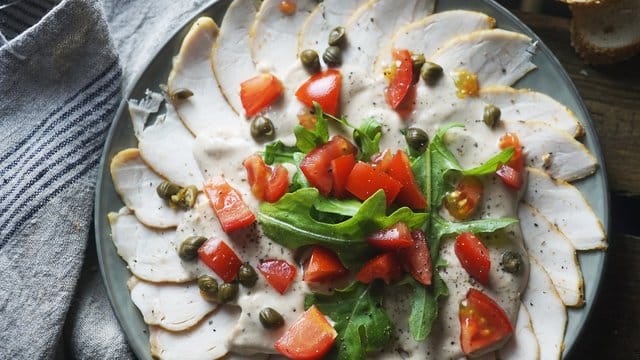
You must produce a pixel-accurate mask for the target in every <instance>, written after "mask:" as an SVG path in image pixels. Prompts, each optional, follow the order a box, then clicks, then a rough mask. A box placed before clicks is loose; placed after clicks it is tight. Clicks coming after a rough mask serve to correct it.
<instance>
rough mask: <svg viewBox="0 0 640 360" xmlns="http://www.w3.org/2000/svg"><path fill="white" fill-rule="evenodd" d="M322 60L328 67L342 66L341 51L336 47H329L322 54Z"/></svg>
mask: <svg viewBox="0 0 640 360" xmlns="http://www.w3.org/2000/svg"><path fill="white" fill-rule="evenodd" d="M322 60H323V61H324V63H325V64H327V66H329V67H336V66H340V64H342V50H340V48H339V47H337V46H329V47H328V48H327V50H325V51H324V54H322Z"/></svg>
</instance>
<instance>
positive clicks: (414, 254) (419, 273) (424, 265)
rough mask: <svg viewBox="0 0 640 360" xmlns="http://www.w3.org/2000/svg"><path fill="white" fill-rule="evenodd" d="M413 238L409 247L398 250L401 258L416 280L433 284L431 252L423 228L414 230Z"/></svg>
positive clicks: (425, 283)
mask: <svg viewBox="0 0 640 360" xmlns="http://www.w3.org/2000/svg"><path fill="white" fill-rule="evenodd" d="M411 238H412V239H413V244H412V246H411V247H410V248H408V249H402V250H400V251H399V252H398V255H399V258H400V260H401V261H402V264H403V265H404V268H405V270H406V271H407V272H409V273H410V274H411V276H413V278H414V279H416V281H418V282H419V283H421V284H423V285H431V277H432V272H433V269H432V268H431V254H430V253H429V245H428V244H427V238H426V237H425V236H424V232H423V231H422V230H414V231H412V232H411Z"/></svg>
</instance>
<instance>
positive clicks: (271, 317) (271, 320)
mask: <svg viewBox="0 0 640 360" xmlns="http://www.w3.org/2000/svg"><path fill="white" fill-rule="evenodd" d="M260 323H262V326H264V327H265V328H266V329H277V328H279V327H281V326H282V325H284V318H283V317H282V315H280V313H279V312H277V311H276V310H274V309H272V308H270V307H267V308H264V309H262V310H261V311H260Z"/></svg>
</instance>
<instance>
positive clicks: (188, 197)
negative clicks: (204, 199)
mask: <svg viewBox="0 0 640 360" xmlns="http://www.w3.org/2000/svg"><path fill="white" fill-rule="evenodd" d="M197 197H198V188H197V187H195V186H194V185H189V186H187V187H185V188H182V189H180V191H178V193H177V194H175V195H173V196H171V204H172V205H174V206H176V207H181V208H183V209H191V208H192V207H193V205H195V204H196V198H197Z"/></svg>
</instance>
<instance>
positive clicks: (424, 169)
mask: <svg viewBox="0 0 640 360" xmlns="http://www.w3.org/2000/svg"><path fill="white" fill-rule="evenodd" d="M411 171H413V176H414V177H415V179H416V182H417V183H418V186H419V187H420V189H421V190H422V192H423V193H424V194H425V198H426V199H429V198H430V197H431V157H430V156H429V151H425V152H423V153H422V154H420V155H418V156H417V157H415V158H413V159H411ZM427 203H429V201H428V200H427Z"/></svg>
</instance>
